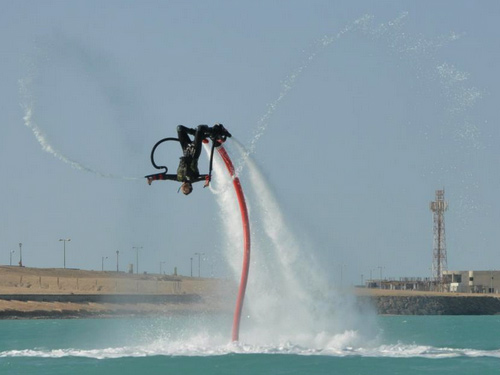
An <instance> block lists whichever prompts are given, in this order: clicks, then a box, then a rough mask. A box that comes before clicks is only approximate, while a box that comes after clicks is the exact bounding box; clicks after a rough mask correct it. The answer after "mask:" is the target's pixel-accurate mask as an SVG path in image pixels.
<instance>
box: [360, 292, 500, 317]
mask: <svg viewBox="0 0 500 375" xmlns="http://www.w3.org/2000/svg"><path fill="white" fill-rule="evenodd" d="M358 299H359V301H360V304H361V305H364V304H366V303H369V304H371V305H374V306H375V308H376V310H377V312H378V313H379V314H386V315H496V314H500V298H498V297H486V296H477V297H476V296H471V297H469V296H435V295H434V296H360V297H358Z"/></svg>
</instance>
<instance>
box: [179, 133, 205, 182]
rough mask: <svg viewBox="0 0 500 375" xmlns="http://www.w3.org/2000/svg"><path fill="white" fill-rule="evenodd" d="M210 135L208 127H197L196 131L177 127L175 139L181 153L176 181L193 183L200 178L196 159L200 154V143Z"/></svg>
mask: <svg viewBox="0 0 500 375" xmlns="http://www.w3.org/2000/svg"><path fill="white" fill-rule="evenodd" d="M189 134H190V135H194V139H193V140H191V138H189ZM210 134H211V128H210V127H208V125H198V127H197V128H196V129H193V128H187V127H185V126H183V125H179V126H177V137H178V138H179V142H180V144H181V147H182V153H183V156H182V157H181V158H180V161H179V167H178V168H177V181H179V182H184V181H190V182H194V181H196V180H197V179H198V177H200V172H199V170H198V159H199V158H200V154H201V143H202V141H203V140H204V139H205V138H207V137H208V136H210Z"/></svg>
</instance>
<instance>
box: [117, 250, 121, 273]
mask: <svg viewBox="0 0 500 375" xmlns="http://www.w3.org/2000/svg"><path fill="white" fill-rule="evenodd" d="M119 255H120V251H119V250H116V272H120V269H119V267H118V257H119Z"/></svg>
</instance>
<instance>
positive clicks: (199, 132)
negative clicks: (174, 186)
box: [146, 124, 231, 195]
mask: <svg viewBox="0 0 500 375" xmlns="http://www.w3.org/2000/svg"><path fill="white" fill-rule="evenodd" d="M189 135H192V136H194V138H193V139H191V138H190V137H189ZM177 136H178V138H165V139H162V140H161V141H159V142H158V143H156V145H155V146H154V147H153V150H152V152H151V162H152V163H153V166H154V167H155V168H157V169H161V168H164V169H165V172H163V173H158V174H153V175H149V176H146V179H147V181H148V184H149V185H151V182H153V181H155V180H172V181H178V182H182V184H181V187H180V188H179V189H180V190H181V191H182V193H183V194H185V195H188V194H190V193H191V192H192V191H193V183H195V182H199V181H203V180H205V185H204V187H207V186H208V185H209V183H210V178H211V170H212V160H211V159H212V155H213V152H212V154H211V158H210V170H209V174H208V175H200V172H199V170H198V159H199V158H200V154H201V144H202V142H208V140H207V138H210V139H211V140H212V142H213V147H218V146H220V145H221V144H222V143H223V142H225V140H226V139H227V138H228V137H231V134H230V133H229V132H228V131H227V129H226V128H224V126H223V125H222V124H215V125H214V126H213V127H209V126H208V125H198V127H197V128H196V129H194V128H188V127H186V126H183V125H179V126H177ZM167 140H171V141H178V142H179V143H180V144H181V148H182V154H183V155H182V156H181V158H180V161H179V166H178V168H177V174H167V171H168V168H167V167H165V166H157V165H156V163H155V162H154V156H153V155H154V151H155V149H156V147H157V146H158V145H159V144H160V143H162V142H164V141H167ZM212 151H213V150H212Z"/></svg>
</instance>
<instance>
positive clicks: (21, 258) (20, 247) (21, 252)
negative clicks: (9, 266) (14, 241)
mask: <svg viewBox="0 0 500 375" xmlns="http://www.w3.org/2000/svg"><path fill="white" fill-rule="evenodd" d="M22 266H23V244H22V243H21V242H19V267H22Z"/></svg>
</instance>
